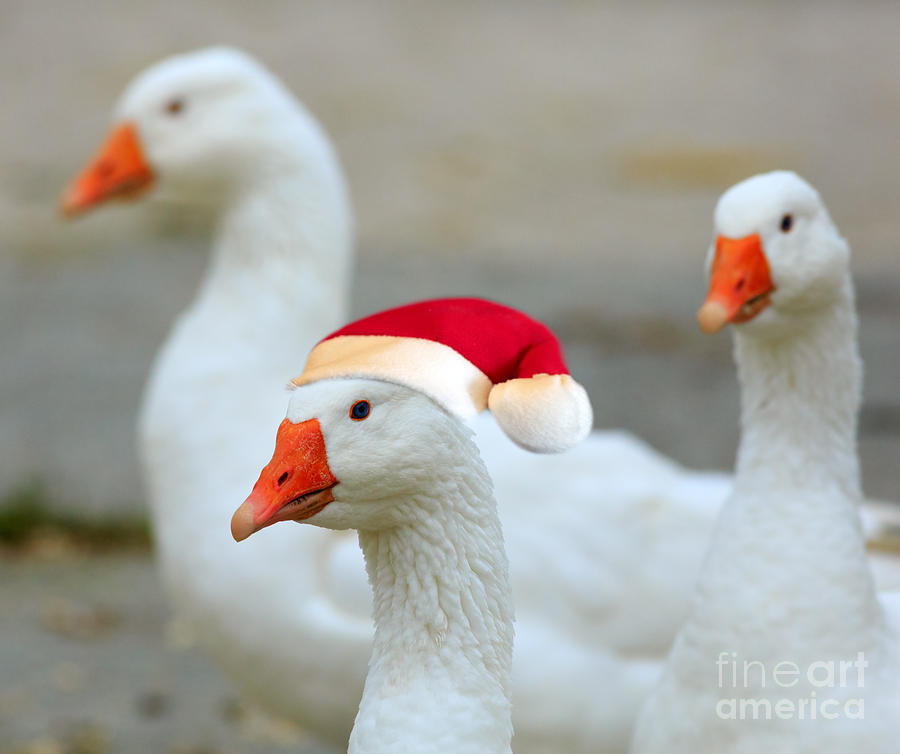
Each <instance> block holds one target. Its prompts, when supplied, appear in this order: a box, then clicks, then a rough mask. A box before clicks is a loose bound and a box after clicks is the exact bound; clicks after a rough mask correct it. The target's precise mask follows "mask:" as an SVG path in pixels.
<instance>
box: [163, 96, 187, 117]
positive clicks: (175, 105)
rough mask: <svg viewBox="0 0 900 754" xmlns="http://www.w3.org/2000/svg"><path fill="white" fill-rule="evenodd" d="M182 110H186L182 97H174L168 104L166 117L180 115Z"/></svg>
mask: <svg viewBox="0 0 900 754" xmlns="http://www.w3.org/2000/svg"><path fill="white" fill-rule="evenodd" d="M182 110H184V100H183V99H182V98H181V97H173V98H172V99H170V100H169V101H168V102H166V106H165V111H166V115H178V114H179V113H180V112H181V111H182Z"/></svg>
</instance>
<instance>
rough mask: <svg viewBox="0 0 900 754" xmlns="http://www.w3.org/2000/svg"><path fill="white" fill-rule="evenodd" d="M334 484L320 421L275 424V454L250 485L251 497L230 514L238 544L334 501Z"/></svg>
mask: <svg viewBox="0 0 900 754" xmlns="http://www.w3.org/2000/svg"><path fill="white" fill-rule="evenodd" d="M337 483H338V480H337V479H335V477H334V474H332V473H331V469H330V468H328V459H327V457H326V453H325V438H323V437H322V429H321V427H320V426H319V420H318V419H309V420H308V421H305V422H300V423H299V424H292V423H291V422H290V421H288V420H287V419H285V420H284V421H283V422H281V426H279V427H278V435H277V436H276V438H275V453H274V454H273V456H272V460H271V461H269V463H268V464H267V465H266V467H265V468H264V469H263V470H262V473H260V475H259V479H258V480H257V482H256V484H255V485H254V486H253V491H252V492H251V493H250V496H249V497H248V498H247V499H246V500H245V501H244V502H243V504H242V505H241V507H240V508H238V509H237V510H236V511H235V512H234V515H233V516H232V517H231V536H233V537H234V538H235V540H236V541H237V542H240V541H241V540H242V539H246V538H247V537H249V536H250V535H251V534H253V533H254V532H257V531H259V530H260V529H264V528H265V527H267V526H271V525H272V524H275V523H278V522H279V521H303V520H304V519H307V518H309V517H310V516H314V515H315V514H316V513H318V512H319V511H320V510H322V509H323V508H324V507H325V506H326V505H328V503H330V502H331V501H332V500H334V495H332V494H331V488H332V487H334V485H336V484H337Z"/></svg>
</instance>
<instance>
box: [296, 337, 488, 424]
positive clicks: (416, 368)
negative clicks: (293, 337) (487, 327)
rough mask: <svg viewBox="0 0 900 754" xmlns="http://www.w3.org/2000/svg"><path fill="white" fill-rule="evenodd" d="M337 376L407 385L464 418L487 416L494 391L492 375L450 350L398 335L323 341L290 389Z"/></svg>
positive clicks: (437, 343) (428, 341)
mask: <svg viewBox="0 0 900 754" xmlns="http://www.w3.org/2000/svg"><path fill="white" fill-rule="evenodd" d="M333 377H366V378H371V379H383V380H386V381H387V382H394V383H397V384H400V385H406V386H407V387H410V388H413V389H414V390H418V391H420V392H422V393H424V394H425V395H427V396H428V397H429V398H431V399H432V400H434V401H437V402H438V403H440V404H441V405H442V406H444V408H446V409H447V410H448V411H450V412H452V413H455V414H457V415H459V416H462V417H472V416H474V415H475V414H477V413H479V412H481V411H483V410H484V409H485V407H486V406H487V401H488V393H489V392H490V390H491V381H490V379H489V378H488V376H487V375H486V374H485V373H484V372H482V371H481V370H480V369H478V367H476V366H475V365H474V364H473V363H472V362H471V361H469V360H468V359H466V358H465V357H463V356H461V355H460V354H458V353H457V352H456V351H454V350H453V349H452V348H450V346H447V345H444V344H443V343H439V342H438V341H435V340H425V339H424V338H407V337H398V336H394V335H339V336H337V337H335V338H329V339H328V340H323V341H322V342H321V343H319V344H318V345H317V346H316V347H315V348H313V350H312V352H311V353H310V354H309V358H308V359H307V360H306V367H305V368H304V370H303V374H301V375H300V376H299V377H295V378H294V379H293V380H291V384H292V385H296V386H298V387H299V386H300V385H307V384H309V383H310V382H317V381H318V380H327V379H331V378H333ZM495 389H496V388H495Z"/></svg>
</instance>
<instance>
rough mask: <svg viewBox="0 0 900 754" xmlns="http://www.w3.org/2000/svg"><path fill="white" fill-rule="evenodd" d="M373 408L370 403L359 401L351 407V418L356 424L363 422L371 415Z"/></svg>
mask: <svg viewBox="0 0 900 754" xmlns="http://www.w3.org/2000/svg"><path fill="white" fill-rule="evenodd" d="M371 410H372V407H371V406H370V405H369V402H368V401H357V402H356V403H354V404H353V405H352V406H351V407H350V418H351V419H353V421H355V422H361V421H362V420H363V419H365V418H366V417H367V416H368V415H369V411H371Z"/></svg>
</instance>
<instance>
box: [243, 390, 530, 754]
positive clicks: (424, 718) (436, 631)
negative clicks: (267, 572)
mask: <svg viewBox="0 0 900 754" xmlns="http://www.w3.org/2000/svg"><path fill="white" fill-rule="evenodd" d="M360 405H366V406H367V407H368V408H367V409H366V410H367V416H366V417H365V418H364V420H354V419H353V417H352V412H353V411H354V407H357V406H360ZM357 410H358V409H357ZM323 473H324V474H325V475H326V476H327V479H325V481H324V484H329V485H333V486H330V487H326V488H325V489H324V490H321V491H317V490H319V488H321V487H322V486H323V480H322V478H321V477H322V474H323ZM284 475H288V476H290V481H289V482H288V483H287V484H283V485H278V484H277V480H278V479H279V477H282V476H284ZM332 480H335V481H332ZM310 490H312V493H311V494H310ZM298 493H306V495H305V497H304V498H303V503H302V504H301V505H300V506H299V507H298V506H297V504H294V511H292V513H291V518H290V519H281V520H295V521H301V522H304V523H308V524H313V525H314V526H317V527H324V528H326V529H347V528H355V529H358V530H359V547H360V548H361V550H362V552H363V554H364V555H365V567H366V570H367V572H368V575H369V580H370V581H371V584H372V592H373V596H374V602H373V604H374V620H375V637H374V644H373V647H372V656H371V660H370V662H369V672H368V675H367V677H366V681H365V690H364V692H363V694H362V699H361V701H360V698H359V695H358V694H354V692H353V691H352V690H350V689H343V691H344V693H346V694H348V696H351V697H353V699H352V700H353V702H354V703H358V704H359V712H358V714H357V716H356V722H355V723H354V726H353V730H352V732H351V734H350V742H349V748H348V749H347V751H348V752H349V753H350V754H404V753H406V752H408V753H410V754H412V752H416V753H417V754H428V753H429V752H434V754H464V753H471V754H509V752H511V751H512V749H511V745H510V741H511V738H512V712H511V709H512V703H511V698H510V666H511V663H512V652H513V607H512V589H511V587H510V582H509V573H508V564H507V558H506V551H505V549H504V547H503V535H502V531H501V526H500V518H499V515H498V513H497V505H496V503H495V501H494V497H493V492H492V489H491V482H490V477H489V475H488V473H487V469H486V467H485V465H484V462H483V461H482V460H481V458H480V456H479V454H478V448H477V446H476V445H475V442H474V439H473V437H472V433H471V430H469V429H468V427H467V426H466V424H465V423H464V422H462V421H460V420H459V419H458V418H457V417H455V416H454V415H452V414H451V413H449V412H448V411H447V410H445V409H444V408H442V407H441V406H439V405H438V404H436V403H435V402H434V401H433V400H432V399H431V398H429V397H427V396H426V395H424V394H423V393H421V392H418V391H417V390H414V389H412V388H410V387H406V386H404V385H397V384H393V383H390V382H384V381H379V380H374V379H332V380H325V381H321V382H317V383H314V384H310V385H305V386H304V387H302V388H299V389H298V390H297V391H296V392H295V393H294V394H293V396H292V397H291V399H290V405H289V409H288V412H287V419H285V421H284V423H283V424H282V425H281V427H280V428H279V430H278V439H277V441H276V445H275V452H274V456H273V459H272V462H271V463H270V464H269V465H268V466H267V467H266V468H265V469H264V470H263V473H262V475H261V476H260V479H259V481H258V482H257V485H256V486H255V487H254V492H253V494H251V496H250V497H249V498H248V499H247V501H246V502H245V503H244V504H243V505H242V506H241V508H240V509H239V510H238V511H237V512H236V513H235V514H234V522H233V524H232V530H233V532H234V536H235V538H236V539H244V538H246V537H248V536H249V535H250V533H251V532H252V531H253V530H254V529H255V524H254V522H253V514H252V512H250V513H249V514H248V513H247V508H250V509H251V510H252V509H253V508H256V509H257V510H259V509H262V510H266V509H270V510H271V509H275V510H277V509H278V508H279V507H280V506H281V505H283V504H285V503H288V504H290V499H291V498H292V497H296V495H297V494H298ZM328 500H330V502H324V507H321V508H320V505H322V504H323V503H322V502H321V501H328ZM310 513H312V515H310ZM245 522H248V523H249V525H248V523H245ZM256 525H258V524H256ZM276 528H278V527H276ZM288 528H289V529H290V531H289V533H290V534H294V533H296V529H297V527H285V529H288ZM277 578H279V579H291V578H294V574H292V573H283V574H280V575H278V576H277ZM232 599H234V600H237V601H240V600H241V599H243V596H242V594H241V593H239V592H238V593H235V594H234V595H233V596H232ZM258 618H259V619H261V620H263V621H264V620H265V616H264V615H260V616H258ZM294 639H295V640H296V641H305V640H306V639H305V637H294Z"/></svg>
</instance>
